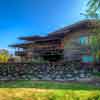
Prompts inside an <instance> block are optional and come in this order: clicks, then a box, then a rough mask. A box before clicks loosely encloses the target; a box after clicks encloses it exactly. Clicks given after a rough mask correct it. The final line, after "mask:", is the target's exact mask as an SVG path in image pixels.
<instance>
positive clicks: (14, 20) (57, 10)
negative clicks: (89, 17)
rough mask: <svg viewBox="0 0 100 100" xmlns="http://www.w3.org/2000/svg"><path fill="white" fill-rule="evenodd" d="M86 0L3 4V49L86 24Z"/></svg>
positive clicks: (0, 6)
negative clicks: (81, 21)
mask: <svg viewBox="0 0 100 100" xmlns="http://www.w3.org/2000/svg"><path fill="white" fill-rule="evenodd" d="M86 3H87V0H0V48H7V49H8V50H13V49H11V48H8V45H10V44H15V43H21V41H20V40H18V39H17V38H18V37H21V36H31V35H41V36H44V35H47V34H48V33H50V32H52V31H54V30H57V29H59V28H61V27H64V26H68V25H71V24H73V23H75V22H77V21H80V20H83V19H84V16H83V15H80V13H84V12H85V10H86Z"/></svg>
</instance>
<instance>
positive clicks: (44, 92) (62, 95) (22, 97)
mask: <svg viewBox="0 0 100 100" xmlns="http://www.w3.org/2000/svg"><path fill="white" fill-rule="evenodd" d="M0 100H100V90H98V91H96V90H95V91H93V90H92V91H83V90H75V91H73V90H56V89H55V90H54V89H51V90H49V89H35V88H27V89H25V88H20V89H19V88H1V89H0Z"/></svg>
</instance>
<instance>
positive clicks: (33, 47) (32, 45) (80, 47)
mask: <svg viewBox="0 0 100 100" xmlns="http://www.w3.org/2000/svg"><path fill="white" fill-rule="evenodd" d="M99 28H100V23H99V22H98V21H97V20H83V21H80V22H77V23H75V24H73V25H70V26H67V27H64V28H61V29H58V30H57V31H54V32H52V33H49V34H48V35H47V36H28V37H19V40H24V41H25V42H24V43H20V44H13V45H10V47H13V48H17V51H16V52H15V54H16V55H17V56H20V57H21V59H22V61H27V60H29V61H31V60H32V59H39V58H40V59H43V60H49V61H62V60H81V61H83V62H94V57H93V55H91V52H90V43H91V38H92V37H94V36H95V35H96V34H97V33H96V29H99Z"/></svg>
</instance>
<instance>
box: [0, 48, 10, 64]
mask: <svg viewBox="0 0 100 100" xmlns="http://www.w3.org/2000/svg"><path fill="white" fill-rule="evenodd" d="M10 57H11V55H10V54H9V52H8V51H7V50H5V49H2V50H0V63H5V62H8V59H9V58H10Z"/></svg>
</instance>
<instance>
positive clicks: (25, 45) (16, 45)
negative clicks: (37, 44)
mask: <svg viewBox="0 0 100 100" xmlns="http://www.w3.org/2000/svg"><path fill="white" fill-rule="evenodd" d="M30 45H33V43H32V42H30V43H21V44H13V45H9V47H20V48H26V47H27V46H30Z"/></svg>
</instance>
